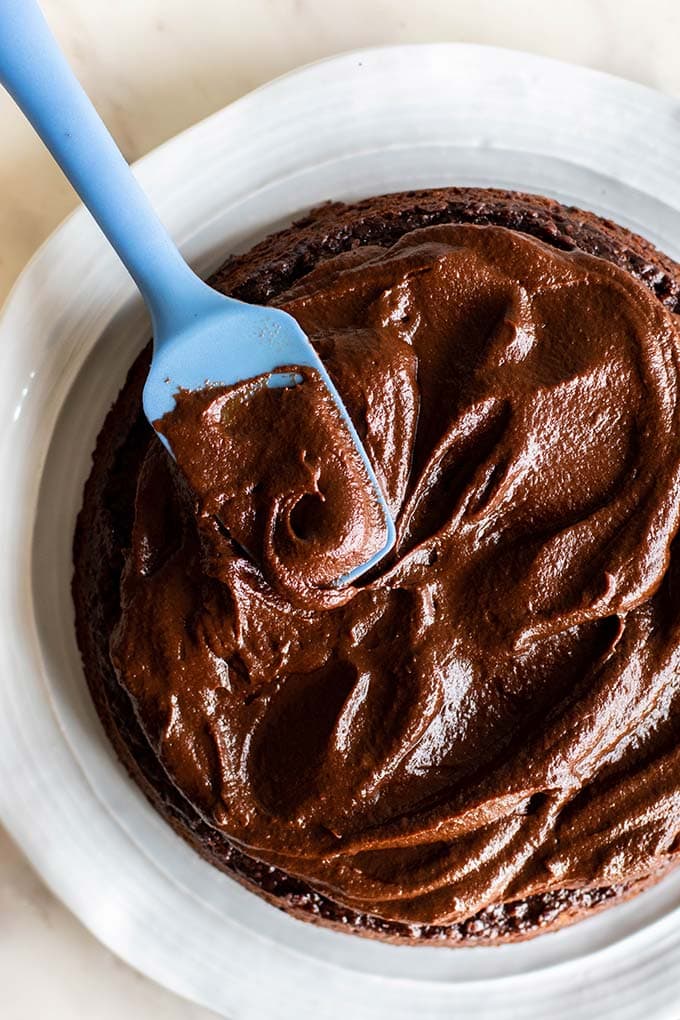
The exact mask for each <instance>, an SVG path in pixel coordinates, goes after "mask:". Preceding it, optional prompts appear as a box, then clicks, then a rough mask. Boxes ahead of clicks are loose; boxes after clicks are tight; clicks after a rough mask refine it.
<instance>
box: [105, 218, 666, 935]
mask: <svg viewBox="0 0 680 1020" xmlns="http://www.w3.org/2000/svg"><path fill="white" fill-rule="evenodd" d="M278 303H279V304H281V306H282V307H284V308H285V309H286V310H287V311H289V312H290V313H291V314H293V315H294V316H295V317H296V318H297V319H298V321H299V322H300V323H301V325H302V327H303V329H304V330H305V331H306V332H307V334H308V335H309V336H310V339H311V340H312V341H313V343H314V344H315V346H316V347H317V349H318V350H319V352H320V354H321V356H322V358H323V359H324V362H325V364H326V366H327V368H328V370H329V372H330V374H331V376H332V377H333V379H334V381H335V383H336V385H337V387H338V389H339V391H340V393H341V395H342V397H343V400H344V401H345V404H346V406H347V408H348V409H349V411H350V413H351V415H352V417H353V420H354V422H355V424H356V427H357V430H358V431H359V434H360V435H361V437H362V440H363V441H364V443H365V446H366V449H367V451H368V453H369V456H370V457H371V460H372V462H373V464H374V467H375V470H376V474H377V475H378V478H379V481H380V482H381V485H382V486H383V491H384V492H385V493H386V495H387V497H388V501H389V504H390V507H391V509H392V512H393V514H394V516H395V520H396V524H397V532H398V541H397V546H396V549H395V553H394V555H393V556H392V557H391V559H390V560H389V561H386V562H385V563H384V564H383V565H381V568H380V570H379V572H378V573H377V574H376V576H374V577H373V578H371V579H369V580H367V581H366V582H365V583H362V584H360V585H358V586H356V587H353V588H351V589H348V590H347V591H346V592H345V594H344V596H343V599H342V600H341V602H340V604H329V602H328V601H327V599H326V598H325V595H324V590H323V589H322V588H318V586H317V588H318V591H317V589H315V587H314V586H307V587H306V588H305V591H304V598H302V599H300V598H297V597H291V593H290V592H289V591H286V590H285V586H284V588H283V589H282V588H281V586H280V585H279V586H276V585H275V584H272V583H271V582H272V580H273V579H272V577H271V576H270V577H269V579H268V578H267V576H266V571H265V572H264V573H263V571H262V570H261V569H260V568H259V567H258V566H256V565H254V564H253V563H252V562H251V561H250V560H249V559H248V558H247V557H245V556H244V555H243V552H242V550H241V549H240V548H239V547H238V546H237V545H236V544H235V543H234V542H233V541H232V540H231V539H230V538H229V536H228V535H227V534H226V533H225V532H224V529H221V528H219V527H218V526H217V525H216V524H215V519H214V518H211V517H209V516H206V515H205V514H201V512H200V509H201V508H200V505H199V504H198V502H197V500H196V499H195V497H193V496H192V494H191V492H190V490H189V488H188V487H187V486H186V484H185V482H184V480H183V478H182V477H181V476H180V474H179V473H178V471H177V469H176V468H175V466H174V464H173V463H172V461H171V460H170V458H169V457H168V456H167V454H166V452H165V451H164V449H163V448H162V447H161V445H160V444H152V446H151V447H150V449H149V452H148V454H147V457H146V460H145V463H144V466H143V469H142V471H141V473H140V476H139V481H138V490H137V498H136V505H135V522H134V528H133V535H132V544H131V549H130V550H129V553H128V556H127V562H126V567H125V571H124V575H123V579H122V591H121V600H122V601H121V606H122V608H121V616H120V620H119V623H118V626H117V628H116V631H115V632H114V634H113V636H112V641H111V654H112V659H113V662H114V664H115V667H116V670H117V673H118V677H119V680H120V683H121V684H122V685H123V686H124V688H125V689H126V690H127V691H128V693H129V694H130V696H131V697H132V699H133V701H134V704H135V707H136V711H137V714H138V717H139V720H140V722H141V724H142V726H143V728H144V731H145V733H146V735H147V737H148V739H149V741H150V743H151V745H152V747H153V748H154V750H155V752H156V753H157V755H158V758H159V760H160V761H161V763H162V764H163V766H164V768H165V769H166V771H167V774H168V776H169V777H170V778H171V779H172V781H173V782H174V783H175V784H176V786H177V787H178V788H179V789H180V790H181V791H182V793H183V794H184V795H185V796H186V797H187V798H188V799H189V800H190V801H191V802H192V803H193V804H194V805H195V806H196V808H197V810H198V811H199V812H200V813H201V815H202V816H203V817H204V818H205V819H206V820H207V821H208V823H209V824H210V825H212V826H215V827H216V828H219V829H220V830H221V831H222V832H224V833H225V834H227V835H228V836H229V838H231V839H232V840H233V841H234V842H235V843H237V844H238V845H240V846H242V847H244V848H245V849H246V850H247V852H248V853H249V854H251V855H252V856H254V857H257V858H259V859H260V860H262V861H264V862H266V863H269V864H272V865H277V866H279V867H281V868H283V869H284V870H285V871H287V872H289V873H291V874H294V875H297V876H300V877H302V878H304V879H305V880H306V881H308V882H309V883H310V884H311V885H312V886H314V887H316V888H317V889H319V890H321V891H323V892H325V893H327V894H328V895H329V896H330V897H331V898H333V899H335V900H336V901H338V902H340V903H342V904H345V905H347V906H349V907H352V908H355V909H358V910H362V911H366V912H369V913H372V914H375V915H378V916H380V917H384V918H388V919H392V920H401V921H407V922H408V921H414V922H422V923H449V922H452V921H455V920H457V919H459V918H462V917H465V916H469V915H471V914H473V913H475V912H476V911H477V910H479V909H480V908H482V907H484V906H486V905H488V904H491V903H497V902H501V901H504V900H507V899H518V898H522V897H527V896H531V895H534V894H536V893H540V892H544V891H547V890H550V889H563V888H568V887H569V886H570V885H574V886H583V885H589V884H590V885H593V886H595V885H609V884H615V883H616V882H619V881H621V880H622V879H625V880H626V881H630V880H632V879H633V878H635V877H636V876H637V875H640V876H642V875H645V874H647V873H648V872H649V871H650V870H651V869H652V868H653V867H655V866H657V865H658V864H660V863H665V862H666V861H667V860H668V859H669V855H670V854H672V853H674V852H675V851H676V850H677V849H678V847H677V846H676V836H677V833H678V831H679V830H680V797H679V791H680V750H678V740H679V737H680V733H678V730H679V729H680V726H679V724H678V719H679V718H680V711H678V709H679V708H680V706H678V705H677V704H676V703H675V702H676V698H677V695H678V686H679V678H680V652H679V649H680V609H679V608H678V586H679V585H680V571H679V569H678V566H677V560H678V555H677V551H676V552H675V554H673V545H672V544H673V539H674V536H675V533H676V530H677V526H678V512H679V498H678V497H679V494H680V484H679V483H680V430H679V425H680V422H679V420H678V419H679V417H680V407H679V404H678V367H679V347H678V327H677V320H676V319H675V317H674V316H673V315H672V314H671V313H670V312H667V311H666V310H665V309H664V308H663V307H662V305H661V304H660V303H659V302H658V301H657V300H656V299H655V298H654V297H653V296H652V295H651V294H650V293H649V292H648V291H647V290H646V289H645V288H644V287H643V286H642V285H640V284H639V283H637V282H636V281H635V280H634V279H633V278H632V277H631V276H629V275H628V274H627V273H625V272H624V271H622V270H620V269H618V268H617V267H615V266H613V265H611V264H610V263H608V262H604V261H603V260H600V259H597V258H595V257H592V256H588V255H584V254H580V253H578V252H575V253H563V252H558V251H556V250H554V249H551V248H549V247H548V246H546V245H544V244H542V243H541V242H539V241H536V240H534V239H531V238H529V237H526V236H523V235H519V234H516V233H514V232H512V231H509V230H507V229H504V228H500V227H476V226H460V225H459V226H455V225H446V226H437V227H429V228H425V229H421V230H416V231H412V232H411V233H409V234H407V235H405V236H404V237H403V238H402V239H401V240H400V241H398V242H397V243H396V244H395V245H394V246H393V247H391V248H389V249H384V248H381V247H365V248H361V249H359V250H356V251H352V252H349V253H346V254H345V255H340V256H337V257H336V258H333V259H331V260H328V261H326V262H325V263H322V264H320V265H319V266H318V267H317V268H316V269H315V270H313V271H312V272H311V273H310V274H309V275H308V276H306V277H305V278H304V280H303V281H302V283H301V284H300V285H298V286H297V287H295V288H294V289H293V290H291V291H289V292H288V293H287V294H285V295H283V297H282V298H281V299H280V300H279V302H278ZM288 427H289V429H290V431H289V440H290V444H291V446H293V447H295V448H300V449H304V448H306V447H307V446H308V445H309V446H310V447H313V446H314V443H315V420H314V417H313V416H312V415H309V414H306V415H304V414H303V415H300V416H295V415H293V416H292V417H291V418H290V420H289V426H288ZM199 449H200V444H198V442H197V450H199ZM244 470H246V469H245V468H244V465H243V464H239V466H238V471H239V478H240V479H241V481H243V477H244V476H243V472H244ZM234 471H236V466H235V467H234ZM246 473H247V470H246ZM257 475H258V472H257V465H256V463H255V462H253V465H252V478H251V479H250V482H251V483H252V485H256V484H257V482H258V477H257ZM227 481H229V479H227ZM232 481H233V479H232ZM344 498H345V497H343V496H342V494H340V500H341V503H340V506H339V509H343V510H344V511H345V512H348V511H349V510H350V509H351V506H350V504H349V503H342V500H343V499H344ZM369 531H370V529H369ZM274 580H275V579H274Z"/></svg>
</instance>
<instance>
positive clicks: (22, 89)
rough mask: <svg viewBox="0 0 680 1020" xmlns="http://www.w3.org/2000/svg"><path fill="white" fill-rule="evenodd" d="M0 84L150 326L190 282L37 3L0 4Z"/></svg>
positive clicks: (5, 1) (28, 0)
mask: <svg viewBox="0 0 680 1020" xmlns="http://www.w3.org/2000/svg"><path fill="white" fill-rule="evenodd" d="M0 82H1V83H2V84H3V85H4V86H5V88H6V89H7V90H8V92H9V93H10V94H11V95H12V96H13V98H14V100H15V101H16V103H17V104H18V106H19V107H20V108H21V109H22V110H23V112H24V114H25V115H26V117H27V118H28V119H29V120H30V122H31V123H32V125H33V127H34V128H35V130H36V131H37V132H38V134H39V135H40V137H41V138H42V140H43V141H44V143H45V145H46V146H47V147H48V149H49V150H50V152H51V153H52V155H53V156H54V158H55V159H56V161H57V162H58V163H59V165H60V167H61V168H62V170H63V171H64V173H65V174H66V176H67V177H68V179H69V180H70V182H71V184H72V185H73V187H74V188H75V189H76V191H77V192H78V194H79V195H80V197H81V198H82V200H83V202H84V203H85V205H86V206H87V207H88V209H89V210H90V212H91V213H92V215H93V217H94V218H95V220H96V221H97V223H98V224H99V226H100V227H101V229H102V231H103V232H104V234H105V235H106V237H107V238H108V240H109V241H110V242H111V244H112V245H113V247H114V248H115V250H116V251H117V252H118V255H119V256H120V258H121V260H122V261H123V263H124V265H125V266H126V268H127V269H128V271H129V273H130V275H131V276H132V277H133V279H134V280H135V282H136V284H137V286H138V287H139V289H140V290H141V292H142V294H143V296H144V298H145V300H146V301H147V304H148V305H149V308H150V311H151V314H152V318H153V319H154V325H156V320H160V319H163V320H167V317H168V311H169V310H170V308H169V306H173V305H174V306H175V307H177V304H178V302H177V296H178V291H181V290H183V289H187V290H191V289H192V278H193V282H195V283H198V281H197V279H196V277H194V274H193V273H192V272H191V270H190V269H189V268H188V266H187V265H186V263H185V262H184V260H183V258H182V256H181V255H180V253H179V251H178V250H177V248H176V246H175V244H174V243H173V241H172V240H171V238H170V236H169V234H168V233H167V231H166V230H165V227H163V225H162V224H161V222H160V220H159V219H158V217H157V216H156V213H155V212H154V210H153V209H152V207H151V205H150V203H149V200H148V199H147V197H146V195H145V194H144V192H143V191H142V189H141V187H140V186H139V184H138V183H137V180H136V179H135V177H134V175H133V173H132V171H131V170H130V167H129V166H128V164H127V162H126V161H125V159H124V157H123V155H122V153H121V152H120V150H119V149H118V147H117V145H116V143H115V142H114V140H113V138H112V137H111V135H110V134H109V132H108V131H107V129H106V127H105V126H104V124H103V122H102V120H101V118H100V117H99V115H98V113H97V111H96V110H95V108H94V106H93V105H92V103H91V102H90V100H89V99H88V97H87V96H86V94H85V92H84V91H83V89H82V87H81V85H80V84H79V82H78V80H77V78H76V77H75V75H74V74H73V72H72V71H71V68H70V67H69V65H68V63H67V61H66V59H65V57H64V55H63V54H62V52H61V50H60V49H59V46H58V44H57V42H56V40H55V39H54V36H53V35H52V33H51V32H50V29H49V27H48V25H47V22H46V21H45V19H44V17H43V15H42V13H41V11H40V8H39V7H38V4H37V3H36V2H35V0H0Z"/></svg>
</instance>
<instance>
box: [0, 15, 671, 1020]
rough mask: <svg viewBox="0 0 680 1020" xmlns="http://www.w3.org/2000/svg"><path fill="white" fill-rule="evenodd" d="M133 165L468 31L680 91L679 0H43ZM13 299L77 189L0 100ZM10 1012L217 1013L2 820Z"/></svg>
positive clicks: (0, 983) (1, 261)
mask: <svg viewBox="0 0 680 1020" xmlns="http://www.w3.org/2000/svg"><path fill="white" fill-rule="evenodd" d="M43 7H44V9H45V12H46V14H47V16H48V19H49V21H50V23H51V25H52V26H53V28H54V31H55V32H56V34H57V36H58V37H59V40H60V42H61V43H62V45H63V46H64V48H65V50H66V52H67V54H68V56H69V58H70V60H71V61H72V63H73V65H74V67H75V69H76V71H77V73H78V74H79V76H80V78H81V80H82V81H83V83H84V85H85V87H86V88H87V90H88V91H89V93H90V95H91V96H92V98H93V100H94V102H95V105H96V106H97V107H98V109H99V110H100V112H101V113H102V115H103V116H104V119H105V120H106V122H107V123H108V125H109V126H110V128H111V129H112V131H113V133H114V135H115V137H116V139H117V141H118V142H119V144H120V146H121V148H122V149H123V152H124V153H125V155H126V156H127V158H128V159H130V160H134V159H136V158H137V157H139V156H141V155H143V154H144V153H145V152H147V151H148V150H149V149H151V148H153V147H154V146H155V145H157V144H159V143H160V142H162V141H163V140H164V139H166V138H168V137H170V136H171V135H173V134H175V133H176V132H178V131H180V130H182V129H183V128H184V127H187V126H188V125H189V124H191V123H193V122H194V121H196V120H198V119H200V118H201V117H204V116H206V115H207V114H209V113H211V112H213V111H214V110H216V109H219V108H220V107H221V106H223V105H225V104H226V103H228V102H230V101H231V100H233V99H235V98H236V97H238V96H239V95H241V94H242V93H244V92H246V91H248V90H249V89H251V88H253V87H254V86H256V85H258V84H259V83H261V82H263V81H266V80H267V79H269V78H271V77H273V76H275V75H277V74H280V73H282V72H284V71H286V70H288V69H289V68H292V67H295V66H296V65H299V64H302V63H307V62H309V61H311V60H315V59H317V58H319V57H323V56H326V55H328V54H331V53H335V52H339V51H342V50H347V49H351V48H353V47H358V46H368V45H375V44H379V43H393V42H409V41H412V42H421V41H423V42H430V41H433V40H457V41H469V42H481V43H491V44H494V45H500V46H510V47H515V48H519V49H525V50H530V51H533V52H537V53H542V54H545V55H548V56H554V57H559V58H561V59H565V60H570V61H573V62H576V63H581V64H586V65H589V66H591V67H596V68H600V69H602V70H606V71H610V72H612V73H615V74H620V75H623V76H626V77H629V78H632V79H635V80H637V81H640V82H643V83H644V84H647V85H651V86H654V87H656V88H659V89H662V90H663V91H665V92H668V93H670V94H672V95H676V96H678V97H680V62H678V60H677V42H678V39H679V38H680V5H678V4H677V0H656V3H655V4H654V6H653V8H652V9H650V8H649V7H647V6H645V5H642V4H640V3H639V0H553V2H551V3H545V0H475V2H470V0H418V2H417V3H414V0H410V2H406V0H249V2H248V3H247V4H246V3H236V2H234V0H193V2H192V3H187V2H186V0H144V2H143V3H142V2H140V0H116V2H115V3H111V2H110V0H44V2H43ZM0 138H1V139H2V148H1V154H0V196H1V198H0V301H2V299H3V298H4V297H5V296H6V294H7V292H8V291H9V289H10V287H11V285H12V282H13V281H14V279H15V278H16V276H17V275H18V273H19V272H20V270H21V268H22V266H23V265H24V264H25V263H26V261H27V260H28V259H29V258H30V256H31V255H32V253H33V252H34V251H35V249H36V248H37V247H38V245H39V244H40V243H41V242H42V241H43V240H44V239H45V238H46V237H47V236H48V234H49V233H50V232H51V231H52V229H53V228H54V227H55V226H56V225H57V224H58V223H59V222H60V220H61V219H63V217H64V216H65V215H66V214H67V213H68V212H69V211H70V210H71V209H72V208H73V207H74V205H75V201H76V200H75V197H74V195H73V192H72V191H71V190H70V188H69V186H68V185H67V184H66V183H65V181H64V180H63V178H62V177H61V175H60V173H59V171H58V170H57V169H56V167H55V166H54V164H53V163H52V162H51V160H50V157H49V156H48V155H47V154H46V153H45V151H44V150H43V149H42V147H41V145H40V143H39V142H38V141H37V139H36V138H35V136H34V135H33V133H32V131H31V129H30V128H29V127H28V126H27V124H26V123H25V122H24V121H23V119H22V118H21V116H20V115H19V113H18V112H17V111H16V109H15V108H14V106H13V105H12V103H11V101H10V100H9V99H8V98H7V97H6V96H5V95H4V94H3V95H0ZM0 1015H1V1016H2V1017H3V1018H4V1020H37V1018H43V1017H49V1018H50V1020H72V1018H81V1017H83V1018H84V1017H87V1018H88V1020H114V1018H115V1020H119V1018H120V1017H121V1016H125V1017H126V1020H142V1018H143V1020H148V1018H155V1017H162V1018H163V1020H207V1018H208V1017H210V1016H212V1015H213V1014H211V1013H209V1012H208V1011H206V1010H203V1009H200V1008H199V1007H196V1006H192V1005H190V1004H188V1003H186V1002H184V1001H182V1000H180V999H178V998H176V997H175V996H173V995H171V994H170V993H168V992H166V991H164V990H163V989H161V988H159V987H157V986H156V985H154V984H153V983H152V982H150V981H148V980H147V979H146V978H143V977H141V976H139V975H138V974H136V973H135V972H134V971H133V970H131V969H130V968H129V967H127V966H126V965H125V964H123V963H121V962H120V961H118V960H116V959H115V958H114V957H113V956H112V955H111V954H110V953H109V952H108V951H107V950H106V949H104V948H103V947H102V946H100V945H99V944H98V943H97V942H96V941H95V940H94V939H93V938H92V936H90V935H89V933H88V932H86V931H85V930H84V929H83V928H82V926H81V925H80V924H79V923H78V922H77V921H76V920H75V919H74V918H73V917H72V916H71V915H70V914H69V913H68V912H67V911H66V910H65V909H64V908H63V907H62V906H61V905H60V904H59V903H58V902H57V901H56V900H55V899H54V897H53V896H52V895H51V894H50V892H49V891H48V890H47V889H46V888H45V886H44V885H43V884H42V882H41V881H40V880H39V879H38V878H37V876H36V875H35V874H34V872H33V871H32V869H31V868H30V866H29V865H28V863H27V862H26V861H25V860H24V858H23V857H22V855H21V853H20V852H19V851H18V850H17V848H16V847H15V846H14V845H13V844H12V842H11V840H10V838H9V837H8V836H7V835H6V834H5V833H4V832H3V831H2V829H1V828H0Z"/></svg>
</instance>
